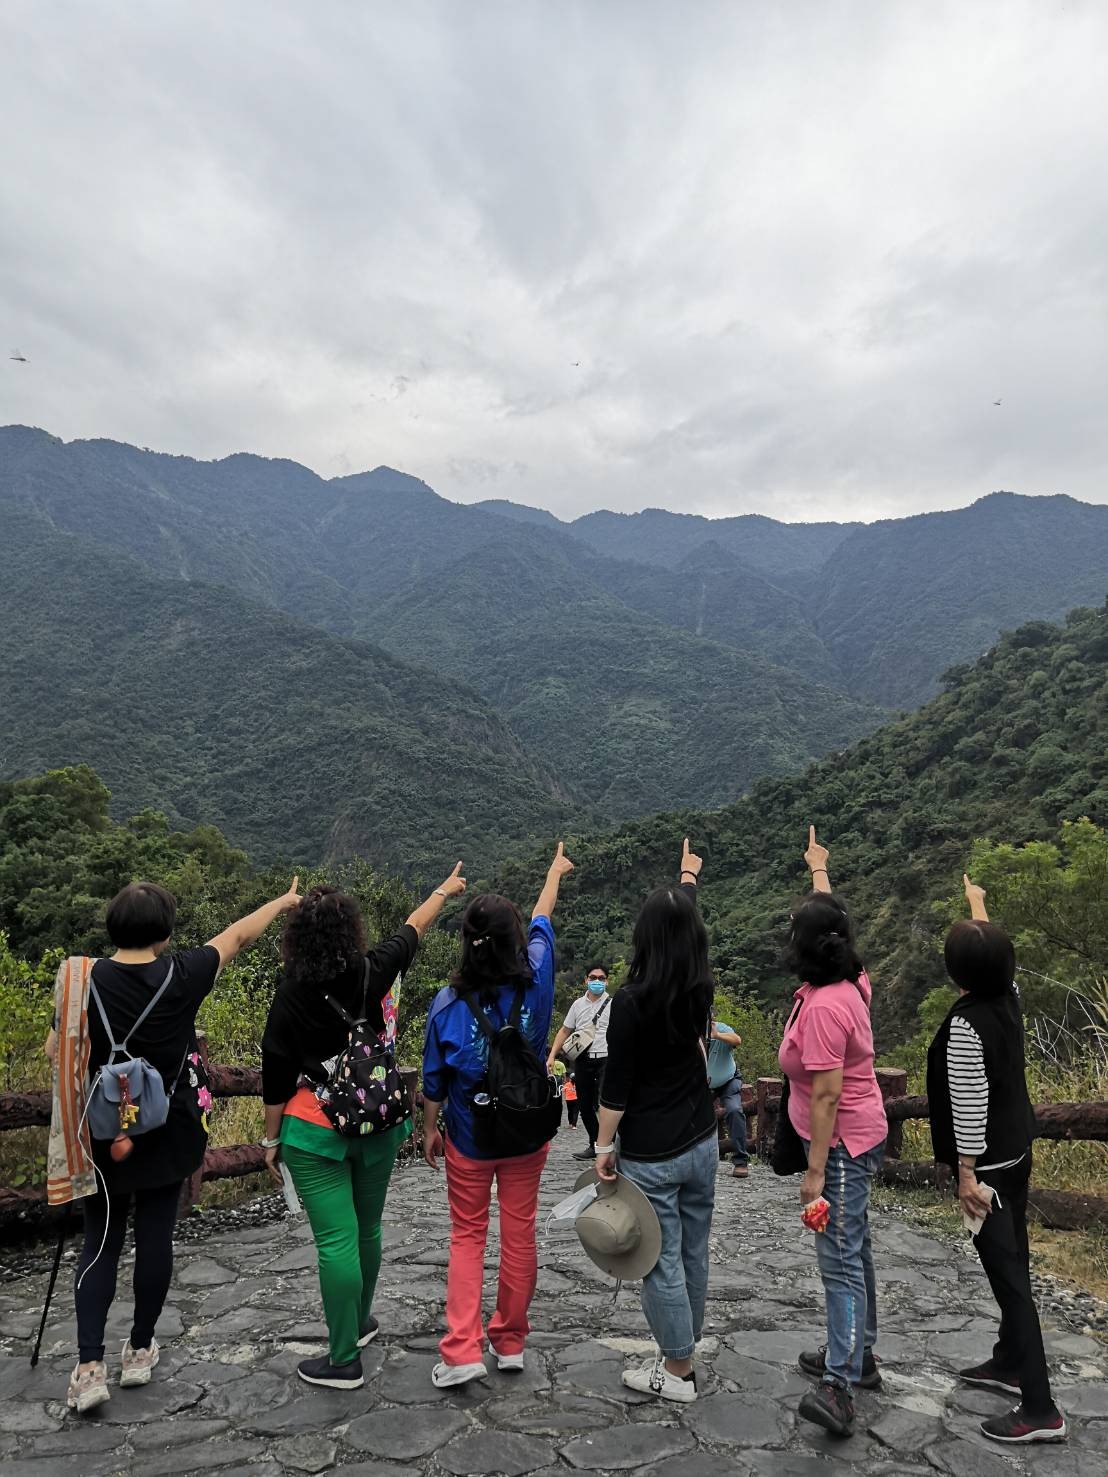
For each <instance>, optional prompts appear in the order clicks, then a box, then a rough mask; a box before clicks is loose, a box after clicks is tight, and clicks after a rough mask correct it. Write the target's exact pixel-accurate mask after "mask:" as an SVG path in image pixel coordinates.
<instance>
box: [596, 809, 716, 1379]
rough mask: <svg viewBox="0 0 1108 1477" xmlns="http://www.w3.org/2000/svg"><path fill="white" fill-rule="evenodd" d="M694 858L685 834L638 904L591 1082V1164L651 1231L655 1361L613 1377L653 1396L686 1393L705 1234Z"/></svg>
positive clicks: (645, 1296)
mask: <svg viewBox="0 0 1108 1477" xmlns="http://www.w3.org/2000/svg"><path fill="white" fill-rule="evenodd" d="M700 868H701V860H700V858H699V857H698V856H695V855H694V854H693V853H692V852H691V851H690V850H689V842H688V837H686V838H685V845H684V850H683V852H682V855H681V881H680V885H679V886H677V887H659V888H658V890H657V891H656V892H653V893H651V895H650V896H649V897H648V898H647V900H646V902H645V903H644V904H643V907H642V911H641V912H640V913H639V916H638V919H637V921H636V923H635V931H634V934H633V936H632V944H633V948H634V953H633V955H632V959H631V965H630V968H629V970H628V974H627V983H626V984H625V985H624V987H623V989H622V990H620V991H619V992H618V993H617V994H616V995H615V996H614V997H613V999H612V1007H611V1021H610V1022H609V1024H608V1065H607V1070H606V1071H605V1073H604V1079H603V1082H602V1084H601V1089H600V1142H599V1143H598V1144H597V1146H596V1170H597V1174H598V1175H599V1176H600V1178H601V1179H605V1180H612V1179H615V1177H616V1162H617V1161H616V1153H617V1151H616V1147H615V1134H616V1130H617V1129H618V1130H619V1150H618V1156H619V1157H618V1163H619V1171H620V1173H622V1174H624V1175H626V1176H627V1178H628V1179H629V1180H633V1181H634V1182H635V1184H636V1185H638V1187H639V1188H640V1190H642V1192H643V1193H644V1194H645V1195H646V1197H647V1199H648V1200H649V1201H650V1203H651V1204H652V1205H653V1207H654V1209H655V1211H656V1213H657V1216H658V1222H659V1225H660V1226H661V1230H662V1250H661V1254H660V1255H659V1257H658V1262H657V1265H656V1266H655V1267H654V1270H653V1271H652V1272H649V1273H648V1274H647V1276H646V1277H645V1278H644V1279H643V1287H642V1306H643V1312H644V1313H645V1314H646V1321H647V1323H649V1325H650V1331H651V1333H652V1334H653V1335H654V1340H655V1342H656V1343H657V1345H658V1349H659V1353H658V1357H657V1358H656V1359H654V1360H651V1361H649V1362H648V1363H646V1364H644V1365H643V1366H642V1367H641V1368H639V1369H629V1370H626V1371H625V1372H624V1375H623V1383H624V1384H625V1385H627V1386H629V1387H630V1388H631V1389H632V1390H640V1391H642V1392H643V1393H644V1394H654V1395H660V1396H661V1397H662V1398H663V1399H664V1400H674V1401H681V1402H688V1401H690V1400H695V1399H696V1376H695V1375H694V1374H693V1372H692V1355H693V1349H694V1347H695V1345H696V1341H697V1339H699V1337H700V1330H701V1326H702V1324H703V1322H704V1302H705V1298H706V1295H707V1290H708V1233H709V1231H710V1230H711V1225H712V1210H713V1207H714V1205H715V1195H716V1170H717V1168H718V1166H719V1141H718V1139H717V1138H716V1116H715V1110H714V1108H713V1106H712V1094H711V1091H710V1089H709V1087H708V1059H707V1055H706V1048H705V1037H706V1035H707V1032H708V1025H709V1021H710V1018H711V1009H712V996H713V993H714V989H713V984H712V975H711V971H710V969H709V967H708V934H707V931H706V929H705V927H704V924H703V922H702V921H701V918H700V913H699V911H698V909H697V904H696V887H697V878H698V877H699V875H700Z"/></svg>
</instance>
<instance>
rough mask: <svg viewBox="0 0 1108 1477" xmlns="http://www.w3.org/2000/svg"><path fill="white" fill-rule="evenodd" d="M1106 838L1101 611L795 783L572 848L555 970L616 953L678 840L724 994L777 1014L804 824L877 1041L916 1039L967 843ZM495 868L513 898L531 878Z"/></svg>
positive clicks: (1106, 622)
mask: <svg viewBox="0 0 1108 1477" xmlns="http://www.w3.org/2000/svg"><path fill="white" fill-rule="evenodd" d="M1083 815H1087V816H1089V817H1090V818H1091V819H1092V820H1093V821H1095V822H1096V823H1097V824H1099V825H1101V826H1103V825H1104V824H1105V823H1106V822H1108V605H1102V606H1101V607H1100V608H1099V609H1096V610H1090V609H1084V610H1077V611H1074V612H1072V613H1071V615H1070V616H1069V617H1068V618H1067V620H1066V622H1065V624H1064V625H1062V626H1052V625H1048V624H1046V623H1041V622H1035V623H1033V624H1030V625H1027V626H1023V627H1021V628H1020V629H1019V630H1017V631H1014V632H1012V633H1010V634H1008V635H1006V636H1005V637H1004V638H1003V639H1002V640H1001V641H1000V642H998V643H997V645H996V647H995V648H994V649H993V650H992V651H991V652H989V654H988V655H987V656H985V657H982V658H981V659H980V660H979V661H977V662H975V663H974V664H973V665H971V666H965V667H960V668H957V669H955V670H953V671H951V672H950V673H949V674H948V678H947V683H946V690H945V691H944V692H943V693H942V694H941V695H940V696H939V697H937V698H935V699H934V700H933V701H932V702H930V703H929V704H928V705H927V706H926V707H924V708H923V709H921V710H920V711H919V712H917V713H914V714H912V715H911V716H910V717H907V718H904V719H902V720H900V721H898V722H895V723H890V724H888V725H886V726H885V727H884V728H882V729H880V730H879V731H878V732H877V733H875V734H872V735H871V736H870V737H868V738H866V739H863V740H862V741H861V742H860V743H858V744H856V745H855V746H854V747H853V748H852V749H849V750H847V751H846V752H845V753H842V754H837V755H832V756H831V757H829V758H827V759H823V760H821V761H819V762H818V763H816V764H814V765H812V766H810V767H809V768H808V770H807V771H806V772H804V773H803V774H799V775H795V776H791V777H789V778H785V779H772V780H766V781H763V782H762V783H760V784H759V785H757V786H756V787H755V788H754V790H753V791H752V792H751V794H750V795H749V796H748V797H747V798H746V799H744V800H742V801H740V802H739V803H738V804H736V805H730V806H727V807H725V808H724V809H722V810H718V811H709V812H696V811H681V812H677V813H673V814H665V815H659V816H654V817H650V818H648V819H646V820H641V821H636V822H634V823H632V824H629V825H626V826H622V827H620V828H619V829H617V830H615V831H610V832H602V833H599V834H591V835H590V834H583V835H582V836H580V837H576V838H573V846H574V855H575V858H576V860H577V862H578V870H579V876H580V883H581V885H580V886H579V887H578V888H577V889H575V890H574V891H573V892H572V893H571V894H570V895H569V896H568V897H567V899H566V901H565V906H564V908H563V910H562V916H561V918H560V920H559V922H560V939H561V947H562V961H563V964H564V965H565V966H567V967H570V968H574V967H579V966H580V965H581V964H582V963H584V962H585V960H586V959H588V960H592V959H596V958H605V957H608V958H612V957H615V956H618V955H620V954H625V953H626V951H627V949H628V946H629V935H630V924H631V921H632V920H633V918H634V915H635V911H636V909H637V906H638V904H639V902H640V901H641V899H642V897H643V895H644V893H645V892H646V891H647V890H648V889H649V887H651V886H652V885H653V884H655V883H657V882H660V881H664V880H667V879H668V878H670V877H671V875H672V871H673V857H674V855H675V846H676V845H678V844H679V842H680V837H681V836H682V835H683V834H685V833H686V832H687V833H688V834H689V835H690V836H691V837H692V838H693V842H694V845H695V846H696V847H697V849H698V850H700V851H702V852H703V854H704V856H705V859H706V862H705V870H704V885H703V888H702V898H703V906H704V911H705V915H706V917H707V919H708V922H709V926H710V931H711V936H712V957H713V963H714V966H715V968H716V971H717V974H718V976H719V979H720V981H721V983H723V984H724V985H726V986H727V987H728V988H730V989H732V990H737V991H741V990H751V991H753V992H754V993H755V994H756V995H758V996H759V997H760V998H761V999H762V1000H763V1001H767V1002H773V1003H780V1002H781V1001H782V1000H783V998H784V995H785V991H786V990H787V989H790V988H791V985H790V983H789V981H788V980H787V978H786V976H785V975H784V974H783V972H782V970H781V967H780V950H781V944H782V941H783V939H784V935H785V929H786V925H787V919H788V912H789V908H790V906H791V904H792V902H793V901H794V899H795V898H796V897H797V896H798V894H799V892H800V889H801V888H802V886H803V885H804V883H805V879H806V873H805V870H804V867H803V864H802V862H801V854H802V852H803V850H804V845H805V841H806V838H807V827H808V825H809V824H810V823H811V824H815V825H816V826H817V827H818V830H819V834H820V837H821V839H823V840H824V841H826V843H827V844H828V845H829V846H830V847H831V874H832V881H833V882H834V884H835V886H836V888H837V889H838V890H839V891H841V892H842V894H843V895H844V896H845V897H846V898H847V899H848V901H849V902H850V905H851V907H852V909H853V911H854V915H855V919H856V921H857V924H858V926H859V930H860V934H861V939H862V943H863V947H864V952H865V954H866V957H867V960H868V962H869V964H870V967H871V970H872V973H873V976H874V980H875V985H876V990H875V996H874V1009H875V1019H876V1022H877V1026H878V1031H879V1035H880V1037H881V1039H882V1040H883V1041H884V1042H885V1043H886V1044H889V1043H893V1042H896V1041H898V1040H901V1039H903V1038H904V1037H906V1036H907V1035H910V1034H911V1032H912V1028H913V1025H914V1013H915V1008H916V1005H917V1003H918V1002H919V1000H920V999H921V998H922V996H923V995H924V993H926V991H927V990H928V989H929V988H931V987H932V986H933V985H935V984H936V983H938V982H940V980H941V978H942V964H941V959H940V957H939V954H938V949H937V936H938V932H939V929H940V923H941V920H940V918H939V917H938V916H937V914H936V911H935V904H936V902H937V901H938V900H940V899H945V898H949V897H950V896H951V895H952V894H953V893H954V892H955V891H956V890H957V886H958V883H959V880H960V878H961V874H962V871H963V869H964V867H965V866H966V865H967V863H968V859H969V854H970V850H971V846H972V844H973V842H974V840H975V839H976V838H988V839H990V840H992V841H995V842H1012V843H1019V842H1024V841H1027V840H1032V839H1040V838H1044V837H1053V835H1054V834H1055V832H1056V830H1057V828H1058V826H1059V823H1060V822H1061V821H1062V820H1065V819H1074V818H1077V817H1080V816H1083ZM534 865H535V859H534V858H532V857H529V858H528V859H527V862H526V864H525V866H523V867H521V868H520V870H519V871H518V872H517V870H516V868H515V867H509V868H506V869H504V872H503V874H502V876H501V878H500V882H501V884H502V885H503V886H504V887H505V888H506V889H507V890H509V891H511V890H513V889H515V888H516V887H518V885H519V883H520V881H521V879H522V877H523V876H524V875H530V874H531V872H533V870H534Z"/></svg>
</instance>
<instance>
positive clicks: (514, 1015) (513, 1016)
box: [507, 985, 523, 1030]
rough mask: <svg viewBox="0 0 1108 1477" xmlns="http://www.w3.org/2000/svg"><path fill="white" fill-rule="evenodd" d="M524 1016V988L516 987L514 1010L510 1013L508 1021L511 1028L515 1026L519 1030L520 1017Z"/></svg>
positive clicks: (513, 1002)
mask: <svg viewBox="0 0 1108 1477" xmlns="http://www.w3.org/2000/svg"><path fill="white" fill-rule="evenodd" d="M522 1014H523V986H522V985H517V986H516V993H515V999H514V1000H513V1001H512V1008H511V1010H510V1011H509V1012H508V1021H507V1024H508V1025H509V1026H515V1027H516V1029H517V1030H518V1029H519V1018H520V1016H521V1015H522Z"/></svg>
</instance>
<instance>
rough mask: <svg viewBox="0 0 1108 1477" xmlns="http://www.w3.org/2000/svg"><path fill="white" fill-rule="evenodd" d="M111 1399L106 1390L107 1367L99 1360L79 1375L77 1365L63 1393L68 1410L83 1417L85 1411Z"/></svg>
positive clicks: (78, 1366) (79, 1367)
mask: <svg viewBox="0 0 1108 1477" xmlns="http://www.w3.org/2000/svg"><path fill="white" fill-rule="evenodd" d="M111 1398H112V1392H111V1391H110V1390H109V1389H108V1366H107V1365H106V1364H105V1363H104V1361H103V1360H102V1359H101V1360H99V1361H98V1362H97V1363H96V1364H94V1365H93V1366H92V1368H91V1369H86V1370H85V1371H84V1373H83V1374H82V1373H81V1366H80V1365H79V1364H78V1365H76V1367H75V1368H74V1370H73V1373H72V1374H71V1375H70V1376H69V1389H68V1390H67V1391H66V1392H65V1403H66V1405H68V1406H69V1408H70V1410H75V1411H77V1412H78V1414H80V1415H83V1414H84V1412H85V1411H86V1410H95V1409H96V1407H97V1406H98V1405H103V1404H104V1403H105V1402H106V1401H108V1400H110V1399H111Z"/></svg>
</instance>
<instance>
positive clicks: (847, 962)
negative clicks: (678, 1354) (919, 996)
mask: <svg viewBox="0 0 1108 1477" xmlns="http://www.w3.org/2000/svg"><path fill="white" fill-rule="evenodd" d="M827 857H828V852H827V849H826V847H823V846H820V845H819V844H818V842H817V841H816V830H815V827H814V826H812V827H811V828H810V830H809V833H808V850H807V851H806V852H805V853H804V860H805V861H806V862H807V863H808V866H809V869H810V870H811V873H812V891H811V893H810V894H809V895H808V896H807V897H806V898H805V899H804V901H803V902H802V903H801V904H800V906H799V907H798V908H797V909H796V911H795V912H794V913H793V916H792V924H791V928H790V932H789V954H788V957H789V962H790V964H791V966H792V968H793V969H794V970H795V972H796V975H797V977H798V978H799V980H800V981H801V984H800V988H799V989H798V990H797V992H796V997H795V998H796V1005H795V1007H794V1009H793V1012H792V1014H791V1016H790V1017H789V1023H788V1025H787V1026H786V1028H785V1036H784V1039H783V1040H782V1042H781V1050H780V1051H779V1053H778V1060H779V1062H780V1064H781V1070H782V1071H783V1072H784V1074H785V1076H786V1077H787V1078H788V1079H789V1117H790V1119H791V1120H792V1124H793V1127H794V1128H795V1129H796V1131H797V1133H798V1134H799V1135H800V1137H801V1139H802V1140H803V1141H804V1147H805V1150H806V1151H807V1155H808V1171H807V1173H806V1174H805V1176H804V1178H803V1180H802V1181H801V1185H800V1200H801V1204H802V1205H810V1204H811V1203H812V1201H814V1200H818V1199H819V1198H820V1196H821V1195H822V1196H823V1197H824V1199H825V1200H826V1201H827V1202H828V1204H829V1205H830V1218H829V1220H828V1224H827V1229H826V1230H825V1231H822V1232H819V1233H817V1235H816V1260H817V1262H818V1264H819V1271H820V1277H821V1278H822V1281H823V1291H824V1297H825V1300H826V1303H827V1343H826V1345H825V1347H824V1348H822V1349H819V1350H817V1351H815V1352H814V1353H810V1354H801V1356H800V1367H801V1369H802V1370H803V1371H804V1373H805V1374H810V1375H814V1376H816V1377H817V1378H818V1379H819V1382H820V1383H819V1385H818V1387H817V1388H816V1389H815V1390H814V1391H812V1392H811V1393H809V1394H807V1395H805V1397H804V1399H803V1400H802V1401H801V1402H800V1414H801V1415H802V1416H803V1417H804V1418H805V1419H806V1420H810V1421H813V1422H815V1424H817V1425H819V1426H823V1427H824V1429H825V1430H828V1431H832V1432H833V1433H834V1434H835V1435H837V1436H849V1435H851V1434H852V1433H853V1430H854V1386H855V1385H860V1386H861V1387H862V1388H863V1389H866V1390H876V1389H879V1388H880V1386H881V1376H880V1374H879V1373H878V1371H877V1362H876V1360H875V1358H874V1354H873V1346H874V1344H875V1342H876V1340H877V1290H876V1284H875V1281H874V1272H873V1252H872V1250H871V1248H870V1236H869V1220H868V1217H867V1207H868V1205H869V1188H870V1180H871V1179H872V1177H873V1174H874V1171H875V1170H876V1169H877V1168H878V1167H879V1166H880V1164H881V1159H882V1155H883V1152H884V1148H885V1138H886V1136H887V1134H888V1125H887V1123H886V1121H885V1108H884V1105H883V1103H882V1101H881V1090H880V1088H879V1087H878V1085H877V1078H876V1076H875V1075H874V1070H873V1030H872V1027H871V1025H870V1013H869V1007H870V998H871V995H872V991H871V989H870V982H869V979H868V977H867V975H866V972H865V969H864V967H863V965H862V961H861V959H860V958H859V957H858V954H857V951H856V950H855V947H854V932H853V929H852V927H851V923H850V915H849V913H848V912H847V910H846V907H845V905H844V904H843V903H842V902H840V900H839V899H838V898H837V897H836V896H835V895H834V893H833V892H832V891H831V881H830V878H829V876H828V873H827Z"/></svg>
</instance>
